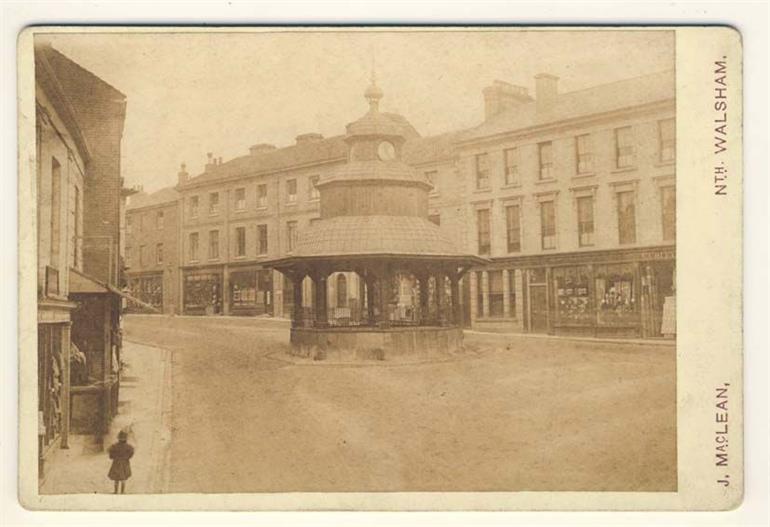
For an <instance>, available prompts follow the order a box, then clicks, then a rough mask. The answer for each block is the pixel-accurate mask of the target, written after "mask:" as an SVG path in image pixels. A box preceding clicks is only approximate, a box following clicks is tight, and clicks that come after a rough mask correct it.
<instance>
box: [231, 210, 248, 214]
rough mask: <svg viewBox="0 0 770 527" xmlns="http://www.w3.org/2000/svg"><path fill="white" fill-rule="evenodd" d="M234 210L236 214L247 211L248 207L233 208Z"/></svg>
mask: <svg viewBox="0 0 770 527" xmlns="http://www.w3.org/2000/svg"><path fill="white" fill-rule="evenodd" d="M233 212H234V213H235V214H243V213H244V212H246V209H233Z"/></svg>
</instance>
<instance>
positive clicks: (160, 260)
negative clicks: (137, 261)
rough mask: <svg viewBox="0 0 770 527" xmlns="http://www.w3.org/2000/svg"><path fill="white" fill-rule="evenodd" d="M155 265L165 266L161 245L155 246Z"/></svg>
mask: <svg viewBox="0 0 770 527" xmlns="http://www.w3.org/2000/svg"><path fill="white" fill-rule="evenodd" d="M155 263H157V264H158V265H162V264H163V244H162V243H159V244H157V245H155Z"/></svg>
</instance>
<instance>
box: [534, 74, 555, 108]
mask: <svg viewBox="0 0 770 527" xmlns="http://www.w3.org/2000/svg"><path fill="white" fill-rule="evenodd" d="M558 95H559V77H557V76H556V75H551V74H549V73H538V74H537V75H535V101H536V102H535V104H536V108H537V113H543V112H547V111H549V110H550V109H552V108H553V107H554V105H555V104H556V98H557V97H558Z"/></svg>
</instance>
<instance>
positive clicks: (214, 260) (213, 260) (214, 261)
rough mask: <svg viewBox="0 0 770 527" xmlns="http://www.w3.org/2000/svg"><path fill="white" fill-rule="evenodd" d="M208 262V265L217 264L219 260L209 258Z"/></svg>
mask: <svg viewBox="0 0 770 527" xmlns="http://www.w3.org/2000/svg"><path fill="white" fill-rule="evenodd" d="M209 262H210V263H218V262H219V258H209Z"/></svg>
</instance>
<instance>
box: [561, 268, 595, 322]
mask: <svg viewBox="0 0 770 527" xmlns="http://www.w3.org/2000/svg"><path fill="white" fill-rule="evenodd" d="M590 281H591V280H590V270H589V269H588V267H585V266H581V267H556V268H554V269H553V284H554V294H555V297H556V319H557V321H558V323H561V324H567V325H569V324H578V325H581V324H582V325H593V320H594V310H593V306H592V305H591V295H590V285H589V284H590Z"/></svg>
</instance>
